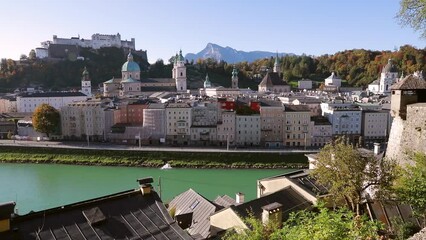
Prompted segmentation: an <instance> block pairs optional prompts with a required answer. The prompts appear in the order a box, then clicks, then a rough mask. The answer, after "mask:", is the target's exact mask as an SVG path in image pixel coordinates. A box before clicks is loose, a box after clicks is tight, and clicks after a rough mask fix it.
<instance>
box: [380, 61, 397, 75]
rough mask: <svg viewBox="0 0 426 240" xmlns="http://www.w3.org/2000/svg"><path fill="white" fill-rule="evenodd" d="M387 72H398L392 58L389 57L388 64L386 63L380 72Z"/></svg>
mask: <svg viewBox="0 0 426 240" xmlns="http://www.w3.org/2000/svg"><path fill="white" fill-rule="evenodd" d="M387 72H398V70H397V69H396V66H395V65H394V64H393V61H392V59H389V60H388V64H386V66H385V67H384V68H383V69H382V73H387Z"/></svg>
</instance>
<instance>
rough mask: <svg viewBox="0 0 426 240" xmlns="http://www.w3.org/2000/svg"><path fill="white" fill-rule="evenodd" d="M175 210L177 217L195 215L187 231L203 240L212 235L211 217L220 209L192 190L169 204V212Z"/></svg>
mask: <svg viewBox="0 0 426 240" xmlns="http://www.w3.org/2000/svg"><path fill="white" fill-rule="evenodd" d="M173 208H174V209H175V210H176V212H175V215H179V214H185V213H191V212H192V213H193V214H192V225H191V226H190V227H189V228H188V229H187V231H188V233H189V234H191V236H193V237H197V236H202V238H203V239H205V238H207V237H208V236H209V235H210V219H209V217H210V215H211V214H213V213H214V212H216V211H217V210H218V207H217V206H216V205H215V204H213V203H212V202H210V201H209V200H207V199H206V198H204V197H203V196H201V195H200V194H199V193H197V192H195V191H194V190H192V189H189V190H188V191H186V192H183V193H181V194H179V195H178V196H176V197H175V198H173V200H172V201H170V203H169V208H168V209H169V211H170V210H171V209H173Z"/></svg>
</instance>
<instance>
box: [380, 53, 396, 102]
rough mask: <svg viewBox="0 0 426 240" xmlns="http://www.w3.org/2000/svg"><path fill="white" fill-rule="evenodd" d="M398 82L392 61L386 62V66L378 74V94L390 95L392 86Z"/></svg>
mask: <svg viewBox="0 0 426 240" xmlns="http://www.w3.org/2000/svg"><path fill="white" fill-rule="evenodd" d="M397 81H398V71H397V70H396V67H395V65H394V64H393V61H392V59H389V60H388V64H386V66H385V67H384V68H383V70H382V73H381V74H380V82H379V93H381V94H390V92H391V86H392V84H394V83H396V82H397Z"/></svg>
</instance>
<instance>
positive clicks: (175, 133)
mask: <svg viewBox="0 0 426 240" xmlns="http://www.w3.org/2000/svg"><path fill="white" fill-rule="evenodd" d="M191 121H192V109H191V106H190V105H189V104H188V103H169V104H167V106H166V142H167V143H168V144H172V145H189V142H190V133H191Z"/></svg>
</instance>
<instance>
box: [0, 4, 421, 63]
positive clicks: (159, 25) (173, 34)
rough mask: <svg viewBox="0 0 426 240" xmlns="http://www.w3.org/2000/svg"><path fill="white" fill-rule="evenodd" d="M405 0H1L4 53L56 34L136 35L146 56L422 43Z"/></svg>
mask: <svg viewBox="0 0 426 240" xmlns="http://www.w3.org/2000/svg"><path fill="white" fill-rule="evenodd" d="M398 9H399V0H257V1H255V0H86V1H83V0H55V1H53V0H2V1H1V3H0V17H1V19H2V21H0V26H1V28H0V29H1V35H0V36H1V37H0V58H12V59H18V58H19V56H20V54H22V53H23V54H27V55H28V53H29V51H30V50H31V49H33V48H36V47H39V46H40V42H42V41H46V40H52V36H53V35H57V36H58V37H60V38H70V37H76V36H78V35H80V37H82V38H86V39H90V38H91V35H92V34H93V33H101V34H117V33H120V34H121V37H122V39H123V40H124V39H128V40H130V38H136V48H137V49H143V50H148V60H149V61H150V62H154V61H156V60H157V59H158V58H163V59H164V60H168V59H169V57H170V56H172V55H174V54H175V53H176V52H177V51H179V49H182V51H183V53H184V54H185V53H188V52H193V53H194V52H199V51H200V50H202V49H203V48H204V47H205V46H206V44H207V43H209V42H212V43H217V44H219V45H222V46H230V47H233V48H235V49H237V50H244V51H253V50H264V51H272V52H275V51H279V52H290V53H296V54H302V53H305V54H308V55H320V54H325V53H329V54H332V53H335V52H338V51H343V50H345V49H354V48H364V49H373V50H393V49H395V48H399V46H401V45H404V44H410V45H413V46H416V47H418V48H424V47H425V43H426V40H425V39H420V38H419V36H420V34H419V33H416V32H414V31H413V30H412V29H411V28H402V27H401V26H400V25H399V24H398V21H397V19H396V18H395V15H396V14H397V12H398Z"/></svg>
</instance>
